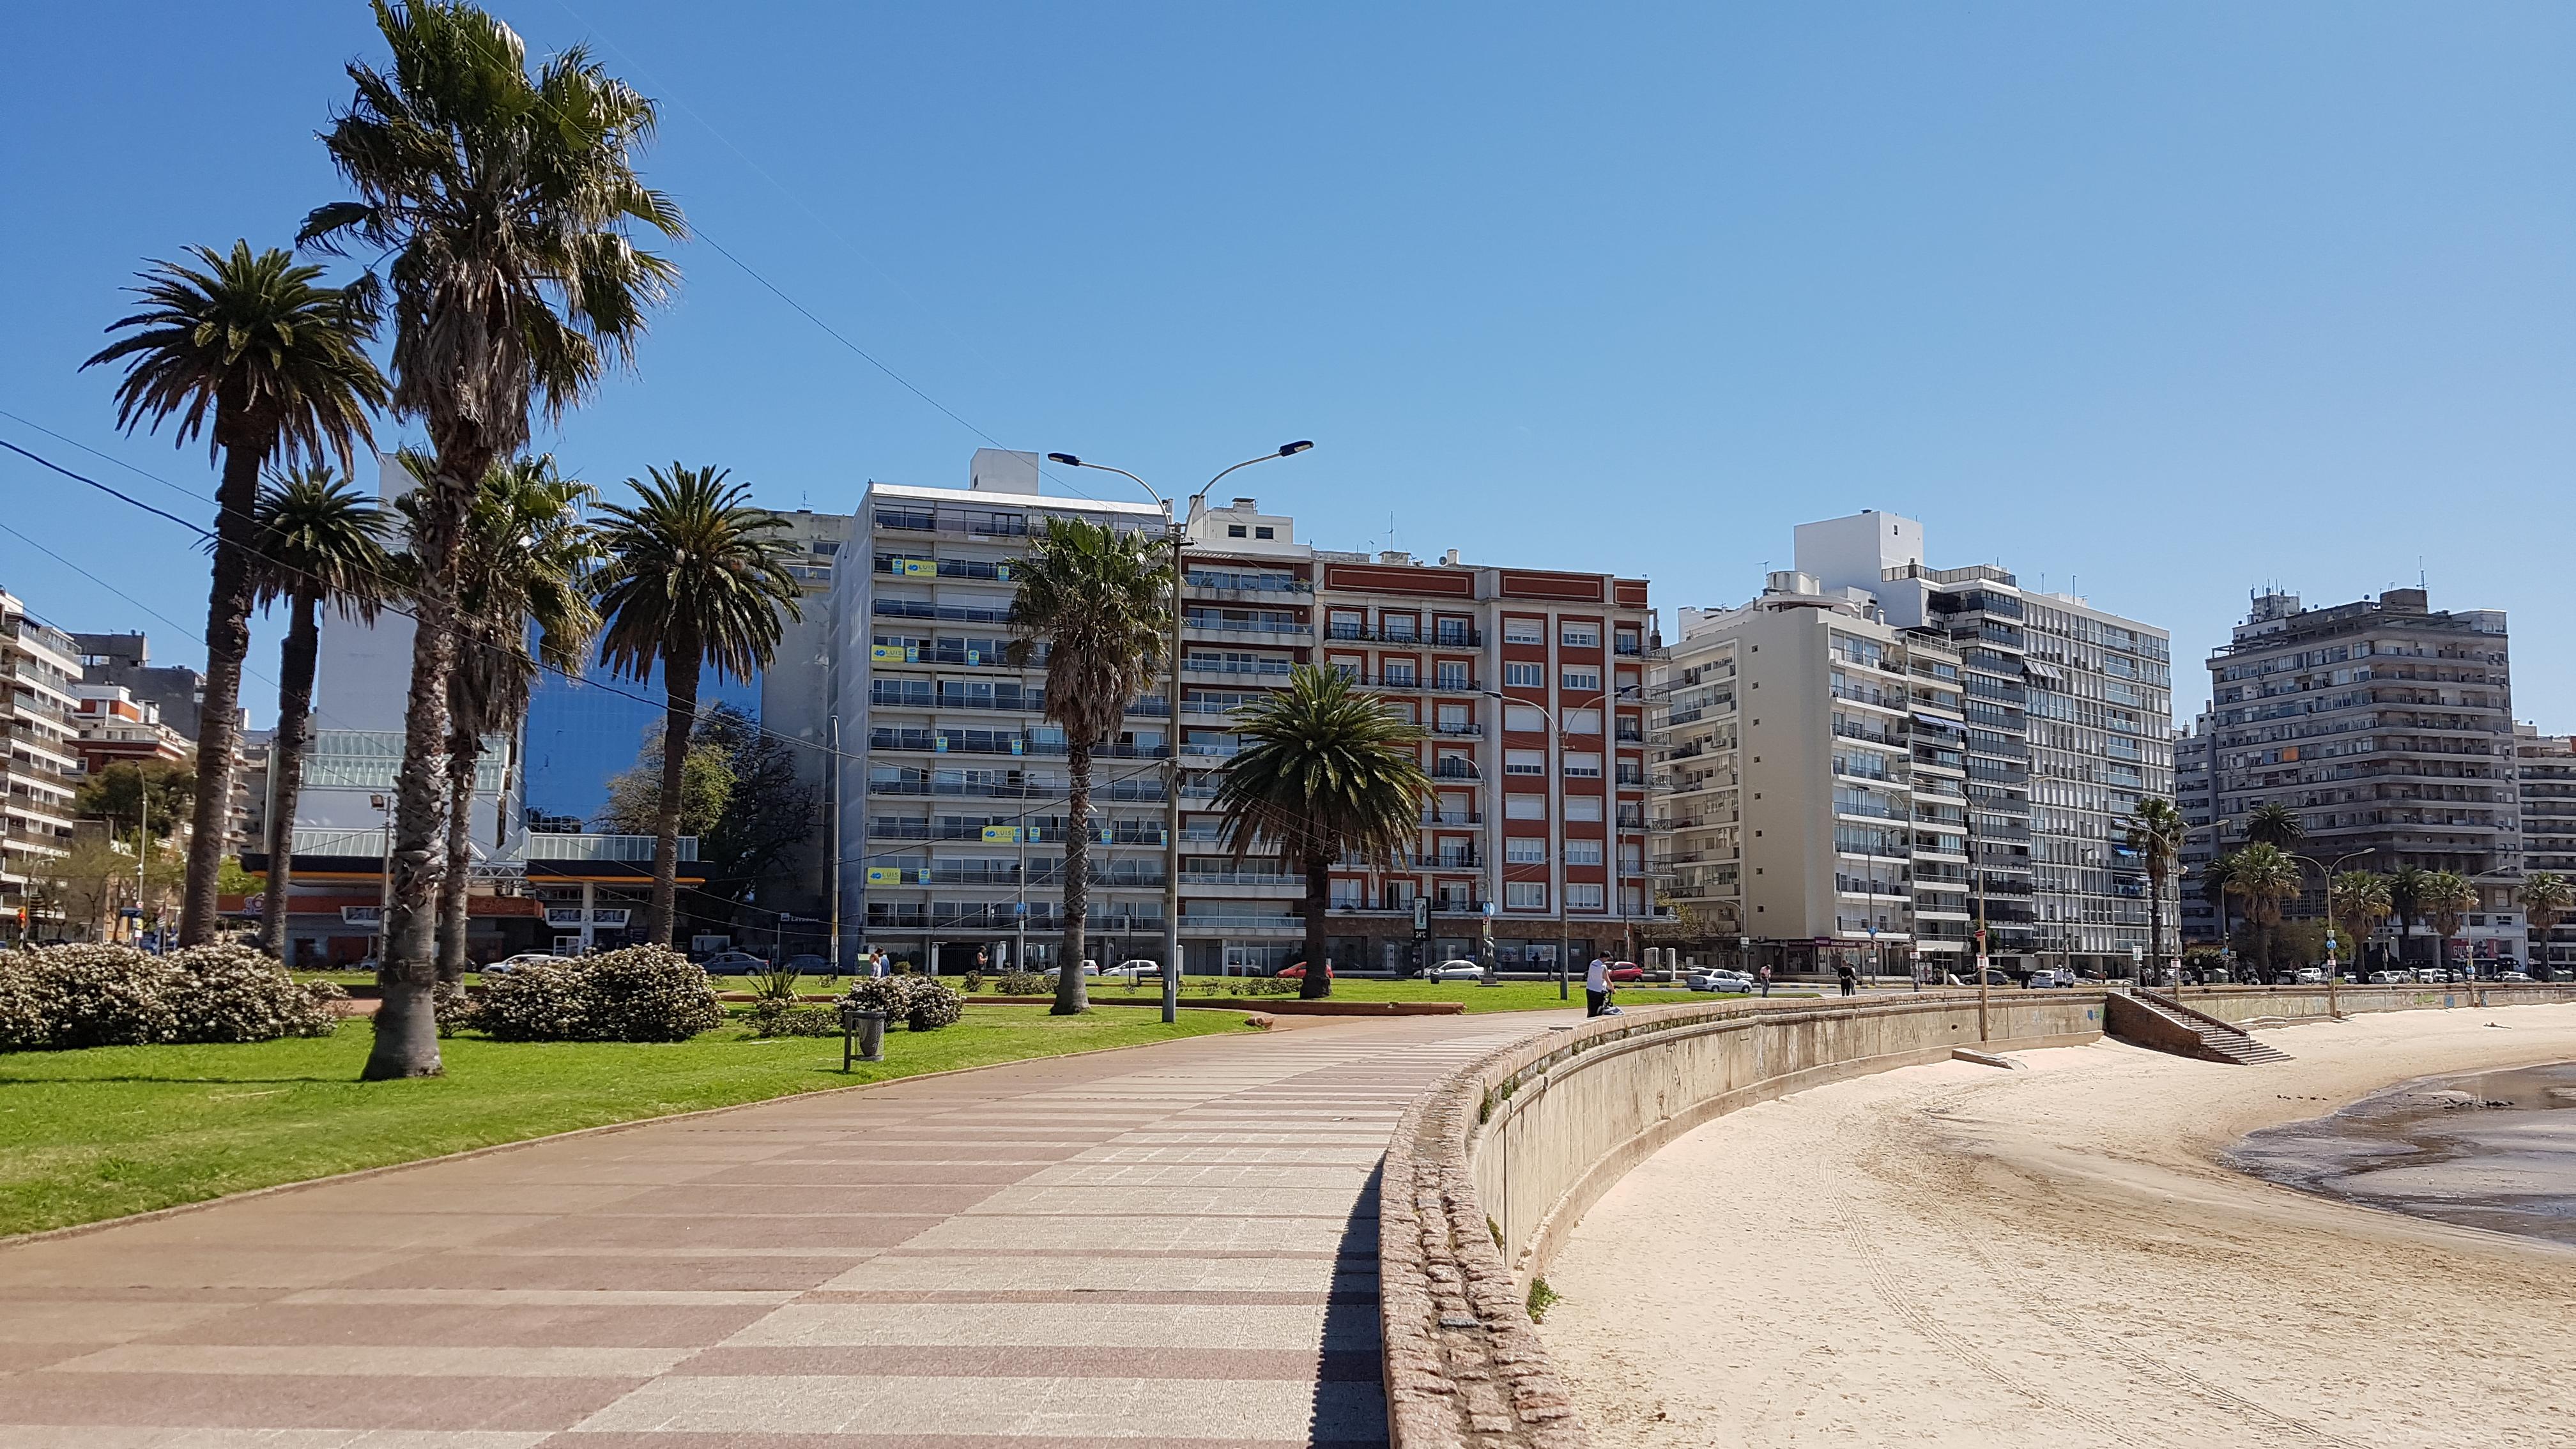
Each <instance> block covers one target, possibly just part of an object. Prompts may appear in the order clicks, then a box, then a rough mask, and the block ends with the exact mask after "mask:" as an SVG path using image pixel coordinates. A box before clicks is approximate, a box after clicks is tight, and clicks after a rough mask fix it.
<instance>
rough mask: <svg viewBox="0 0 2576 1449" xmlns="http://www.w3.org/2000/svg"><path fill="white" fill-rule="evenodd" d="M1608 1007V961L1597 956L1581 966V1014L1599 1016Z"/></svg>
mask: <svg viewBox="0 0 2576 1449" xmlns="http://www.w3.org/2000/svg"><path fill="white" fill-rule="evenodd" d="M1609 1007H1610V963H1609V962H1608V961H1606V960H1604V959H1602V958H1601V957H1599V956H1595V957H1593V958H1592V964H1591V965H1589V966H1586V967H1584V968H1583V1014H1584V1015H1585V1016H1599V1015H1600V1014H1601V1013H1602V1012H1604V1011H1606V1010H1608V1009H1609Z"/></svg>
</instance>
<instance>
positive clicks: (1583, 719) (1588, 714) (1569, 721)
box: [1565, 709, 1601, 735]
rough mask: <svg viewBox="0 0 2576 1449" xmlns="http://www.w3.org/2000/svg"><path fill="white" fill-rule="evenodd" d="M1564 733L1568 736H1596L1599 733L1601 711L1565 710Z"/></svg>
mask: <svg viewBox="0 0 2576 1449" xmlns="http://www.w3.org/2000/svg"><path fill="white" fill-rule="evenodd" d="M1565 732H1566V733H1567V734H1570V735H1597V734H1599V733H1601V711H1599V710H1597V709H1569V710H1567V711H1566V712H1565Z"/></svg>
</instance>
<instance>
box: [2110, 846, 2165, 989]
mask: <svg viewBox="0 0 2576 1449" xmlns="http://www.w3.org/2000/svg"><path fill="white" fill-rule="evenodd" d="M2164 971H2165V873H2164V870H2163V869H2162V868H2161V867H2157V868H2153V869H2150V870H2149V871H2148V872H2147V964H2146V965H2145V966H2144V967H2143V968H2141V969H2140V970H2139V972H2138V984H2139V985H2140V986H2144V985H2147V984H2148V983H2150V982H2157V983H2161V982H2162V981H2163V980H2164ZM2103 974H2104V975H2106V976H2107V975H2109V974H2110V973H2108V972H2105V973H2103Z"/></svg>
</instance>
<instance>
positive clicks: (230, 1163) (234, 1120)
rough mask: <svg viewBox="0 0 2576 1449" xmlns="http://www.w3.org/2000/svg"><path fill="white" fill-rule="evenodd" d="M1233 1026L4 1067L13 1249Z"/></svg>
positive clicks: (1201, 1019) (239, 1051)
mask: <svg viewBox="0 0 2576 1449" xmlns="http://www.w3.org/2000/svg"><path fill="white" fill-rule="evenodd" d="M1243 1029H1244V1027H1243V1019H1242V1017H1240V1016H1234V1015H1230V1014H1226V1013H1221V1012H1213V1011H1193V1012H1186V1013H1183V1014H1182V1017H1181V1019H1180V1021H1179V1023H1178V1024H1176V1025H1173V1026H1164V1025H1163V1024H1162V1023H1161V1022H1159V1021H1157V1020H1155V1019H1154V1017H1153V1016H1152V1015H1151V1014H1149V1013H1142V1012H1138V1013H1130V1012H1125V1011H1119V1012H1115V1013H1111V1012H1101V1013H1096V1014H1094V1015H1091V1016H1082V1017H1050V1016H1047V1015H1045V1014H1044V1013H1042V1012H1034V1011H1017V1010H1008V1009H993V1010H981V1011H970V1012H968V1013H967V1014H966V1019H965V1020H963V1021H961V1022H959V1023H958V1024H957V1025H955V1026H952V1027H948V1028H946V1029H945V1030H942V1031H934V1032H911V1031H902V1030H896V1031H890V1032H887V1033H886V1041H885V1055H886V1059H885V1061H883V1062H881V1063H878V1064H876V1065H873V1066H866V1065H863V1066H860V1067H858V1068H857V1069H856V1070H855V1071H853V1072H852V1074H851V1075H849V1076H843V1075H842V1074H841V1039H840V1038H839V1037H837V1036H835V1037H782V1038H776V1039H770V1040H759V1039H747V1038H746V1037H745V1036H744V1034H743V1031H742V1029H741V1028H739V1027H736V1026H731V1025H727V1026H723V1027H719V1028H717V1029H716V1030H714V1031H711V1032H708V1033H706V1034H705V1035H703V1036H700V1037H698V1038H697V1039H696V1040H694V1041H686V1042H674V1043H668V1044H626V1043H613V1042H611V1043H595V1042H559V1043H534V1042H493V1041H485V1040H484V1039H482V1038H481V1037H477V1036H458V1037H451V1038H449V1039H448V1040H447V1041H446V1042H444V1043H442V1050H443V1053H444V1055H445V1058H446V1062H447V1075H446V1076H444V1077H436V1078H428V1079H424V1080H420V1081H409V1082H360V1081H359V1080H357V1076H358V1068H359V1066H360V1065H361V1064H362V1063H363V1062H364V1061H365V1060H366V1056H367V1047H368V1043H369V1041H370V1040H371V1038H372V1032H371V1029H370V1027H369V1026H368V1024H367V1023H366V1022H364V1021H359V1020H353V1021H349V1022H345V1023H343V1024H342V1025H341V1027H340V1029H339V1031H338V1032H337V1033H336V1034H334V1035H332V1036H329V1037H320V1038H312V1039H300V1040H289V1041H273V1042H258V1043H254V1044H250V1045H241V1046H158V1047H95V1048H91V1049H89V1050H85V1051H66V1052H16V1053H9V1054H5V1055H0V1234H8V1233H23V1232H31V1231H34V1230H36V1229H40V1228H53V1227H62V1226H65V1225H67V1224H71V1223H85V1222H95V1221H97V1220H99V1219H101V1218H110V1217H117V1216H120V1215H122V1214H125V1213H133V1212H143V1211H146V1210H149V1209H152V1208H160V1207H169V1206H171V1205H173V1204H176V1203H185V1202H195V1201H199V1200H201V1199H204V1198H210V1197H218V1196H221V1195H223V1194H225V1193H230V1192H241V1191H243V1190H245V1189H248V1188H255V1187H268V1186H271V1185H273V1184H276V1183H281V1182H296V1181H301V1180H303V1179H305V1178H312V1177H322V1176H326V1175H328V1174H330V1173H335V1172H346V1171H349V1170H351V1169H353V1168H360V1167H377V1166H382V1165H384V1164H386V1163H392V1162H409V1161H413V1160H416V1159H418V1158H423V1157H434V1156H437V1155H438V1154H440V1153H443V1152H454V1151H457V1150H459V1149H462V1148H468V1147H482V1146H487V1145H489V1144H492V1143H496V1142H516V1141H522V1140H524V1139H526V1138H530V1137H539V1136H543V1135H545V1134H547V1133H549V1132H563V1131H567V1130H570V1129H572V1128H576V1127H594V1126H598V1125H601V1124H603V1123H609V1122H631V1121H634V1120H635V1119H637V1118H640V1117H655V1116H661V1115H663V1114H665V1113H670V1112H686V1111H691V1110H694V1109H697V1108H701V1107H723V1106H730V1105H732V1104H734V1103H737V1102H756V1101H760V1100H763V1099H766V1098H771V1097H785V1096H792V1095H794V1094H796V1093H798V1092H811V1091H817V1090H821V1089H824V1088H828V1087H844V1086H848V1085H850V1084H852V1083H854V1082H867V1081H881V1080H884V1079H886V1078H890V1077H908V1076H913V1075H917V1074H919V1073H922V1072H935V1071H943V1070H946V1069H949V1068H953V1067H972V1066H982V1065H986V1064H988V1063H993V1062H1005V1061H1014V1060H1018V1059H1021V1058H1026V1057H1044V1056H1056V1055H1060V1054H1062V1053H1065V1052H1078V1051H1091V1050H1095V1049H1098V1048H1101V1047H1118V1046H1135V1045H1139V1044H1141V1043H1145V1042H1154V1041H1168V1040H1171V1039H1173V1038H1175V1037H1184V1036H1200V1035H1205V1034H1207V1033H1210V1032H1220V1031H1240V1030H1243Z"/></svg>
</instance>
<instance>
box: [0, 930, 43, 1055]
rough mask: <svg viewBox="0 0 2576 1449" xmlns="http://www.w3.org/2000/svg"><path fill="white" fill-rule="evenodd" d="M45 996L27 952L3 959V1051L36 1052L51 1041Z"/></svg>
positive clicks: (0, 964)
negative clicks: (46, 1021)
mask: <svg viewBox="0 0 2576 1449" xmlns="http://www.w3.org/2000/svg"><path fill="white" fill-rule="evenodd" d="M52 1035H53V1034H52V1032H51V1031H50V1030H49V1029H48V1028H47V1027H46V1025H45V1005H44V994H43V993H42V992H40V991H38V990H37V989H36V973H35V971H34V970H33V969H32V968H31V966H30V965H29V958H28V956H27V954H26V953H25V952H21V951H12V952H10V953H8V954H7V955H5V956H0V1052H22V1051H33V1050H35V1049H36V1048H38V1047H41V1046H44V1045H46V1044H47V1043H48V1042H50V1041H51V1040H52Z"/></svg>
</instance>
